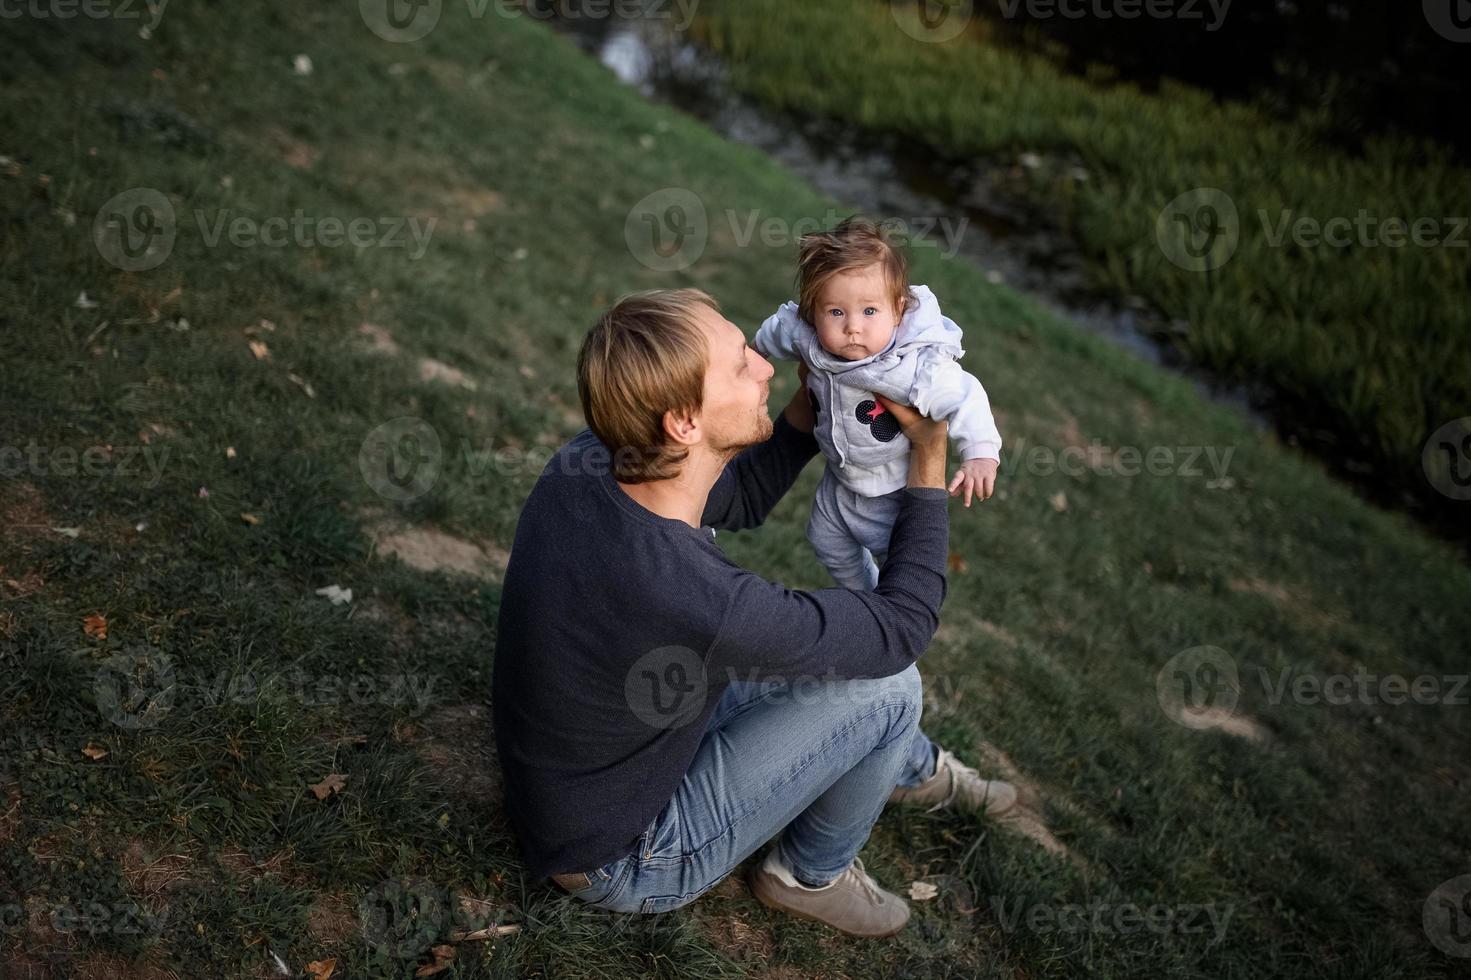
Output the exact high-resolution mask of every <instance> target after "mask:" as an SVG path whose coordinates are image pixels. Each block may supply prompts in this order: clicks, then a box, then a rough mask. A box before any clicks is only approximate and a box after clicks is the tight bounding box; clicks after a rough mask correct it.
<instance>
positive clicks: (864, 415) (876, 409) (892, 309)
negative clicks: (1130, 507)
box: [751, 218, 1001, 590]
mask: <svg viewBox="0 0 1471 980" xmlns="http://www.w3.org/2000/svg"><path fill="white" fill-rule="evenodd" d="M797 283H798V300H799V301H798V302H797V303H784V304H783V305H782V307H781V309H779V310H777V311H776V313H775V315H773V316H772V317H771V318H770V319H768V320H767V321H766V322H765V323H763V324H762V325H761V329H760V330H758V331H757V332H756V337H755V339H754V340H752V342H751V343H752V346H754V347H755V348H756V350H757V351H759V352H760V353H761V354H762V355H763V356H764V357H767V358H771V359H776V358H779V359H782V360H801V361H804V362H805V363H806V364H807V367H808V374H807V382H806V383H807V390H808V391H809V392H810V393H811V394H812V396H813V398H814V400H815V402H816V407H817V426H816V429H815V433H814V434H815V435H816V437H817V442H818V445H819V446H820V447H821V449H822V453H823V455H824V456H826V457H827V467H826V469H825V470H824V471H823V474H822V482H821V483H820V484H819V485H818V487H817V496H816V499H815V500H813V503H812V516H811V518H810V519H809V520H808V522H807V540H808V541H810V542H811V543H812V547H813V549H814V550H815V551H816V553H817V558H818V560H819V561H820V562H822V564H823V565H824V566H825V567H826V568H827V570H828V571H829V572H831V573H832V576H833V578H834V579H835V580H836V581H837V582H838V584H839V585H842V586H844V587H846V588H850V589H867V590H871V589H873V588H875V587H876V586H877V585H878V578H879V569H878V561H880V560H882V557H883V556H884V555H885V554H886V553H887V552H888V549H889V532H890V531H891V530H892V529H893V526H894V519H895V517H897V516H898V513H899V503H900V499H901V498H900V494H902V493H903V492H904V487H905V485H906V484H907V482H908V479H909V473H908V456H909V440H908V439H907V438H906V437H905V436H904V434H903V433H902V432H901V431H900V429H899V424H898V420H897V419H896V418H895V417H894V415H893V413H892V412H889V411H888V410H887V406H886V405H885V399H888V400H889V401H892V402H894V403H896V404H900V405H911V406H913V407H914V409H915V410H916V411H918V412H919V413H920V414H921V415H926V416H929V417H930V418H933V419H945V420H946V421H947V422H949V431H950V436H951V437H952V438H953V439H954V440H955V442H956V446H957V448H958V449H959V451H960V455H961V458H962V459H963V460H964V462H963V463H962V464H961V466H960V469H959V471H958V472H957V473H956V474H955V476H954V478H953V479H952V480H951V481H950V485H949V491H950V494H951V495H952V496H954V495H956V494H959V493H962V492H963V493H964V494H965V506H967V507H969V506H970V501H971V496H972V495H973V494H974V495H976V496H978V497H979V498H980V499H981V500H985V499H986V498H988V497H990V496H991V492H992V490H993V488H994V487H995V484H996V469H997V467H998V466H999V465H1000V460H1001V433H1000V432H998V431H997V430H996V422H995V420H994V419H993V418H992V417H991V405H990V402H989V400H988V399H987V398H986V391H985V389H984V388H982V387H981V383H980V382H979V381H977V380H976V379H975V377H974V376H973V375H971V374H968V373H967V372H966V371H964V370H963V369H962V368H961V367H960V364H959V363H958V360H957V359H958V358H960V357H962V356H963V355H964V354H965V351H964V350H963V349H962V348H961V346H960V343H961V331H960V328H959V327H958V326H956V325H955V323H954V321H952V320H950V319H949V318H948V317H944V316H941V315H940V304H939V302H938V301H937V300H936V299H935V295H934V293H932V292H930V290H929V289H928V288H927V287H925V286H914V287H910V285H909V279H908V264H907V262H906V261H905V258H904V253H903V252H902V251H900V249H899V248H898V247H897V246H896V245H895V244H894V243H892V242H891V241H890V240H889V238H888V237H887V236H886V235H885V234H884V232H883V230H882V229H881V228H879V227H878V226H876V225H875V224H874V223H873V222H871V221H868V220H865V219H862V218H849V219H848V220H847V221H844V222H843V223H842V224H840V225H838V226H837V227H836V228H834V229H833V230H832V231H830V232H820V233H817V234H812V235H804V236H802V240H801V250H800V256H799V258H798V265H797Z"/></svg>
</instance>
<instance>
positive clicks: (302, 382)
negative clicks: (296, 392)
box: [286, 371, 317, 398]
mask: <svg viewBox="0 0 1471 980" xmlns="http://www.w3.org/2000/svg"><path fill="white" fill-rule="evenodd" d="M286 377H288V378H290V379H291V380H292V381H293V382H295V383H296V384H297V385H299V386H300V387H301V390H302V391H304V392H306V396H307V397H308V398H315V397H317V393H316V392H315V391H314V390H312V386H311V382H309V381H307V380H306V379H305V378H303V377H302V376H301V375H299V374H292V373H291V372H290V371H287V372H286Z"/></svg>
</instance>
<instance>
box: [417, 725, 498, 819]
mask: <svg viewBox="0 0 1471 980" xmlns="http://www.w3.org/2000/svg"><path fill="white" fill-rule="evenodd" d="M416 727H417V732H416V734H418V735H420V736H421V739H420V741H419V743H418V748H419V751H420V752H421V753H422V754H423V756H424V758H425V760H427V761H428V763H429V764H430V765H431V766H432V767H433V768H434V770H435V771H436V772H438V773H439V774H440V775H441V776H442V777H444V779H445V781H446V783H447V784H448V785H449V787H450V788H451V789H452V791H453V792H455V793H457V794H458V795H461V796H463V797H465V798H466V799H469V800H474V801H476V802H479V803H491V804H498V803H499V801H500V772H501V769H500V761H499V759H498V758H497V756H496V751H495V740H494V734H493V732H492V728H491V720H490V709H489V708H488V707H486V706H485V705H481V704H455V705H449V706H448V707H444V708H440V709H439V710H437V711H434V712H432V713H431V714H429V715H428V716H427V717H425V718H424V719H423V721H421V722H420V723H419V724H418V726H416Z"/></svg>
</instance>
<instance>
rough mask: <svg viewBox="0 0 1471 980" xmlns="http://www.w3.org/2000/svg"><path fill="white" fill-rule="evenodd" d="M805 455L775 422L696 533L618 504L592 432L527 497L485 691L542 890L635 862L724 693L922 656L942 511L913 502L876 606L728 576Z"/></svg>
mask: <svg viewBox="0 0 1471 980" xmlns="http://www.w3.org/2000/svg"><path fill="white" fill-rule="evenodd" d="M816 453H817V442H816V440H815V439H814V438H813V437H812V436H811V435H810V434H808V433H803V432H801V431H800V430H798V429H796V428H795V427H793V426H792V425H791V424H790V423H789V422H787V420H786V417H785V416H778V417H777V420H776V423H775V427H774V431H773V433H772V436H771V438H770V439H768V440H767V441H766V442H764V443H762V444H760V445H757V446H752V447H751V448H749V449H747V450H746V451H745V452H743V453H741V454H740V455H739V456H737V457H736V458H735V459H733V460H732V461H731V462H730V463H729V465H727V466H726V468H725V470H724V472H722V473H721V475H720V478H719V479H718V480H717V481H716V482H715V485H714V487H712V488H711V491H710V496H709V499H708V502H707V505H706V508H705V513H704V516H703V519H702V521H701V524H702V527H701V528H699V529H698V530H697V529H695V528H693V527H690V526H689V525H688V524H686V523H684V522H683V521H678V520H672V519H670V518H665V517H660V516H659V515H657V514H655V513H653V512H652V511H650V510H648V509H646V508H645V507H643V506H642V505H641V504H639V503H636V502H635V501H634V500H633V498H631V497H629V496H628V495H627V494H626V493H624V492H623V489H622V488H621V487H620V486H619V485H618V483H617V481H616V480H615V478H614V476H613V474H612V471H611V468H610V466H609V460H610V453H609V451H608V449H607V447H606V446H604V445H603V443H602V442H601V441H600V440H599V439H598V438H597V437H596V436H595V435H594V434H593V433H592V431H591V430H588V429H584V430H583V431H582V432H581V433H580V434H578V435H577V436H576V437H575V438H573V439H572V441H571V442H569V443H567V444H566V445H565V446H563V447H562V448H561V449H560V450H559V451H558V452H557V454H556V455H555V456H554V457H553V458H552V460H551V462H549V463H548V464H547V466H546V469H545V470H543V472H542V474H541V476H540V477H539V478H538V480H537V482H536V485H535V486H534V487H533V488H532V490H531V495H530V497H528V498H527V500H526V504H525V507H524V508H523V509H522V511H521V518H520V521H519V523H518V524H517V527H516V537H515V543H514V544H513V546H512V549H511V559H510V564H509V566H508V567H507V569H506V574H505V585H504V588H503V590H502V593H501V605H500V619H499V623H498V625H497V632H496V652H495V670H494V680H493V684H492V688H493V704H494V716H495V734H496V744H497V747H498V750H499V754H500V762H501V768H502V771H503V773H504V777H505V781H504V788H505V806H506V812H507V814H508V815H509V817H510V821H511V825H512V827H513V828H514V830H515V832H516V834H517V836H518V838H519V839H520V841H521V845H522V848H523V850H524V852H525V857H526V865H527V870H528V871H529V873H530V874H531V875H532V876H533V877H534V878H541V877H544V876H546V875H549V874H560V873H563V872H569V871H590V870H592V869H595V868H598V867H601V866H602V865H604V864H607V863H608V862H610V861H612V860H615V859H617V858H619V857H622V856H623V855H625V854H627V853H628V852H629V851H631V850H632V849H633V848H634V846H635V845H636V844H637V842H638V838H639V835H640V834H642V833H643V831H644V829H645V828H646V827H647V826H648V825H649V823H650V822H651V821H652V820H653V819H654V817H655V816H656V815H657V814H658V813H659V811H660V810H662V809H663V808H664V806H665V804H667V803H668V802H669V799H670V797H672V796H673V795H674V791H675V788H676V787H677V786H678V785H679V782H680V780H681V778H683V776H684V773H685V770H686V769H687V768H688V766H689V763H690V760H691V759H693V758H694V755H695V751H696V749H697V748H698V746H699V743H700V739H701V737H702V735H703V733H704V729H705V725H706V723H707V721H708V719H709V717H710V714H711V712H712V711H713V710H714V708H715V704H716V702H717V701H718V700H719V698H720V694H721V691H723V690H724V688H725V686H726V685H727V684H728V683H729V682H730V681H731V680H733V679H738V680H761V679H771V678H773V677H781V678H786V679H788V680H793V681H795V680H798V679H801V678H833V677H839V678H848V677H887V676H889V675H891V674H895V673H898V672H899V671H901V670H904V669H905V668H906V667H908V666H909V665H910V664H911V663H913V662H914V661H915V659H916V658H918V657H919V655H920V654H921V653H922V652H923V651H924V649H925V648H926V646H928V645H929V642H930V639H931V637H933V635H934V632H935V629H936V627H937V626H938V625H939V616H940V606H941V604H942V603H943V602H944V599H945V592H946V581H945V567H946V559H947V556H948V541H949V531H950V526H949V515H948V510H947V506H946V503H947V499H948V494H947V493H946V492H945V491H944V490H942V489H940V488H938V487H924V488H907V489H905V490H904V491H903V494H902V496H903V502H902V504H901V506H900V508H899V515H898V519H897V520H896V522H895V525H894V530H893V534H892V537H891V539H890V543H889V553H888V556H887V559H886V560H885V562H884V566H883V569H882V570H881V573H880V576H879V585H878V589H877V590H876V591H874V592H859V591H853V590H850V589H841V588H830V589H820V590H817V591H813V592H807V591H800V590H796V589H788V588H785V587H783V586H782V585H780V584H778V583H775V582H768V581H766V580H765V579H763V578H761V577H760V576H759V575H755V574H753V573H751V572H749V571H746V570H745V569H743V568H741V567H740V566H738V565H736V564H735V563H734V562H732V561H730V560H729V559H728V558H726V557H725V554H724V552H722V551H721V550H720V548H719V547H718V546H717V545H716V543H715V540H714V538H715V532H714V530H712V529H713V528H722V529H729V530H740V529H742V528H751V527H756V526H757V525H759V524H760V523H761V522H762V521H764V520H765V519H766V515H767V514H768V513H769V512H770V511H771V508H772V507H773V506H774V505H775V504H776V502H777V501H778V500H780V499H781V497H782V495H783V494H784V493H786V491H787V490H788V489H789V488H790V487H791V485H792V484H793V482H794V481H795V480H796V479H797V475H798V474H799V473H800V472H801V470H802V467H803V466H804V465H805V464H806V463H807V461H808V460H810V459H811V458H812V457H813V456H814V455H816Z"/></svg>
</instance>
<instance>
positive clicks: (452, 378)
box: [419, 357, 480, 391]
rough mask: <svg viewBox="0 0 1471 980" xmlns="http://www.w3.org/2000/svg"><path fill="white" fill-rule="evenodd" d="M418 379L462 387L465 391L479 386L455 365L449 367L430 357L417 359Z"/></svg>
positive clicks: (473, 389)
mask: <svg viewBox="0 0 1471 980" xmlns="http://www.w3.org/2000/svg"><path fill="white" fill-rule="evenodd" d="M419 380H420V381H437V382H439V383H440V384H447V385H452V386H454V387H456V388H464V389H465V390H466V391H475V390H476V389H477V388H479V387H480V386H479V385H477V384H476V383H475V380H474V379H473V378H471V377H470V376H469V375H468V374H466V373H465V372H464V371H461V370H460V369H459V368H457V367H451V366H450V365H448V364H446V363H444V362H443V361H436V360H435V359H434V358H432V357H421V358H420V359H419Z"/></svg>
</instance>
